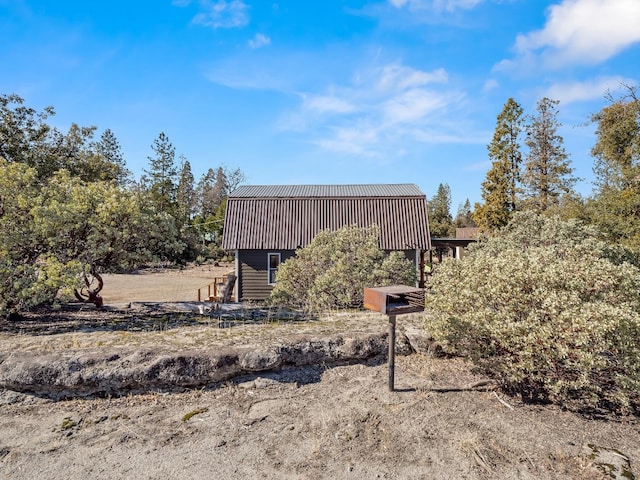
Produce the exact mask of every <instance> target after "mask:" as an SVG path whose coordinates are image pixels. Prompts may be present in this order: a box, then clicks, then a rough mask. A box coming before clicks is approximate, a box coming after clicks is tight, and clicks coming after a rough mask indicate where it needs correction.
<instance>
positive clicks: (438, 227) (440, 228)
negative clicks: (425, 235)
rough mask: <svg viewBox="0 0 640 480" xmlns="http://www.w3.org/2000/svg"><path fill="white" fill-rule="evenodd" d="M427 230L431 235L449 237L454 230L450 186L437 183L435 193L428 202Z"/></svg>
mask: <svg viewBox="0 0 640 480" xmlns="http://www.w3.org/2000/svg"><path fill="white" fill-rule="evenodd" d="M428 210H429V230H430V234H431V237H435V238H438V237H449V236H451V235H452V234H453V233H454V232H455V227H454V226H453V219H452V218H451V188H449V185H448V184H446V183H445V184H442V183H441V184H440V185H438V191H437V193H436V194H435V195H434V196H433V197H432V198H431V201H430V202H429V208H428Z"/></svg>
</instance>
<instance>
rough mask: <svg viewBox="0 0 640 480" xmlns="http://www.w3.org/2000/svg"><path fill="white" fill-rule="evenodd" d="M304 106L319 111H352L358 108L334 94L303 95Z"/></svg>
mask: <svg viewBox="0 0 640 480" xmlns="http://www.w3.org/2000/svg"><path fill="white" fill-rule="evenodd" d="M303 98H304V108H305V109H307V110H312V111H315V112H318V113H352V112H355V111H356V110H357V109H358V108H357V107H356V106H355V105H354V104H352V103H350V102H349V101H347V100H345V99H341V98H338V97H335V96H333V95H326V96H323V95H320V96H315V95H309V96H307V95H303Z"/></svg>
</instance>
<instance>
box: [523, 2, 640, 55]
mask: <svg viewBox="0 0 640 480" xmlns="http://www.w3.org/2000/svg"><path fill="white" fill-rule="evenodd" d="M639 25H640V1H638V0H563V1H562V2H561V3H559V4H556V5H553V6H552V7H550V8H549V10H548V18H547V23H546V24H545V26H544V28H543V29H542V30H536V31H533V32H529V33H527V34H526V35H520V36H518V38H517V39H516V45H515V49H516V52H517V53H518V55H519V56H520V57H521V58H527V57H530V56H531V55H535V54H540V55H542V57H543V58H544V60H545V61H546V62H548V63H549V64H550V65H551V66H558V65H562V64H566V63H567V62H571V63H585V64H595V63H599V62H602V61H604V60H607V59H608V58H610V57H612V56H614V55H616V54H617V53H619V52H620V51H622V50H624V49H625V48H627V47H629V46H630V45H632V44H634V43H637V42H640V28H638V26H639Z"/></svg>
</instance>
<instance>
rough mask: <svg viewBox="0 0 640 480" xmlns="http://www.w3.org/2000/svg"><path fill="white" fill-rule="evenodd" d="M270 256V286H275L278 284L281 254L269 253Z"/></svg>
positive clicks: (268, 269)
mask: <svg viewBox="0 0 640 480" xmlns="http://www.w3.org/2000/svg"><path fill="white" fill-rule="evenodd" d="M267 255H268V257H269V258H268V265H267V272H268V275H269V285H275V283H276V273H277V272H278V267H279V266H280V254H279V253H269V254H267Z"/></svg>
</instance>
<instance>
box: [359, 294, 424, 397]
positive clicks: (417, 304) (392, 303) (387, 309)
mask: <svg viewBox="0 0 640 480" xmlns="http://www.w3.org/2000/svg"><path fill="white" fill-rule="evenodd" d="M364 308H366V309H368V310H373V311H375V312H380V313H384V314H386V315H387V316H388V317H389V390H390V391H392V392H393V391H394V378H395V358H396V354H395V351H396V348H395V347H396V315H401V314H403V313H414V312H422V311H424V290H422V289H421V288H415V287H409V286H407V285H391V286H389V287H375V288H365V289H364Z"/></svg>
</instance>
